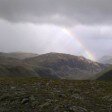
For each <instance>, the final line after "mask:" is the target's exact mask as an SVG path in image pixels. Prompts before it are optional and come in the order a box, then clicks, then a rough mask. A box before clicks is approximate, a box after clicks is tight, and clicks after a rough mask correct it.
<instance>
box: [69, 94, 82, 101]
mask: <svg viewBox="0 0 112 112" xmlns="http://www.w3.org/2000/svg"><path fill="white" fill-rule="evenodd" d="M71 98H75V99H79V100H82V99H83V98H82V97H81V96H80V95H79V94H73V95H72V96H71Z"/></svg>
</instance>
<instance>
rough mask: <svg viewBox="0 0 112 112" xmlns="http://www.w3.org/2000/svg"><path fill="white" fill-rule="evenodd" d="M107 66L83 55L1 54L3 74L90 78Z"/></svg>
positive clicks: (1, 72) (0, 64)
mask: <svg viewBox="0 0 112 112" xmlns="http://www.w3.org/2000/svg"><path fill="white" fill-rule="evenodd" d="M19 55H20V54H19ZM16 57H18V56H17V55H16ZM106 67H107V66H106V65H104V64H100V63H97V62H93V61H91V60H88V59H86V58H84V57H81V56H74V55H70V54H63V53H47V54H42V55H37V56H34V57H30V58H24V59H17V58H12V57H7V56H3V55H2V56H1V55H0V75H1V76H39V77H47V78H62V79H88V78H90V77H92V76H93V75H94V74H96V73H98V72H100V71H102V70H104V69H105V68H106ZM19 74H20V75H19Z"/></svg>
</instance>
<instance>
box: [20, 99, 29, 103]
mask: <svg viewBox="0 0 112 112" xmlns="http://www.w3.org/2000/svg"><path fill="white" fill-rule="evenodd" d="M28 102H29V98H23V99H22V101H21V103H22V104H26V103H28Z"/></svg>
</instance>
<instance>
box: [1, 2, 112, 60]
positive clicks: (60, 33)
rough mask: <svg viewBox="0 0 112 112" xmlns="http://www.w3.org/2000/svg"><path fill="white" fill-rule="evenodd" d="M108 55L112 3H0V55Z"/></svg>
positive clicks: (110, 50)
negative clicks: (51, 53)
mask: <svg viewBox="0 0 112 112" xmlns="http://www.w3.org/2000/svg"><path fill="white" fill-rule="evenodd" d="M17 51H22V52H32V53H37V54H43V53H48V52H61V53H67V54H73V55H80V56H85V57H86V58H89V59H92V60H97V59H99V58H100V57H102V56H105V55H111V54H112V0H0V52H17Z"/></svg>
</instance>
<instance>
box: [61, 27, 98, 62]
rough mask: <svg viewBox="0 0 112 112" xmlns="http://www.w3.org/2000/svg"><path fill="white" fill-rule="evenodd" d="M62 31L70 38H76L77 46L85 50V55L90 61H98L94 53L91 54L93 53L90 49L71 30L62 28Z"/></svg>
mask: <svg viewBox="0 0 112 112" xmlns="http://www.w3.org/2000/svg"><path fill="white" fill-rule="evenodd" d="M62 31H63V32H64V33H66V34H67V35H68V36H70V37H74V38H75V41H77V44H78V45H79V46H80V47H81V48H82V49H83V51H84V54H85V56H86V57H87V58H88V59H90V60H93V61H95V60H96V59H95V56H94V55H93V53H91V51H89V49H88V48H87V47H86V46H85V45H84V44H83V42H82V41H81V40H80V38H78V37H77V36H76V35H75V34H74V33H73V32H72V31H71V30H69V29H68V28H62ZM84 54H82V55H84Z"/></svg>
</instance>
